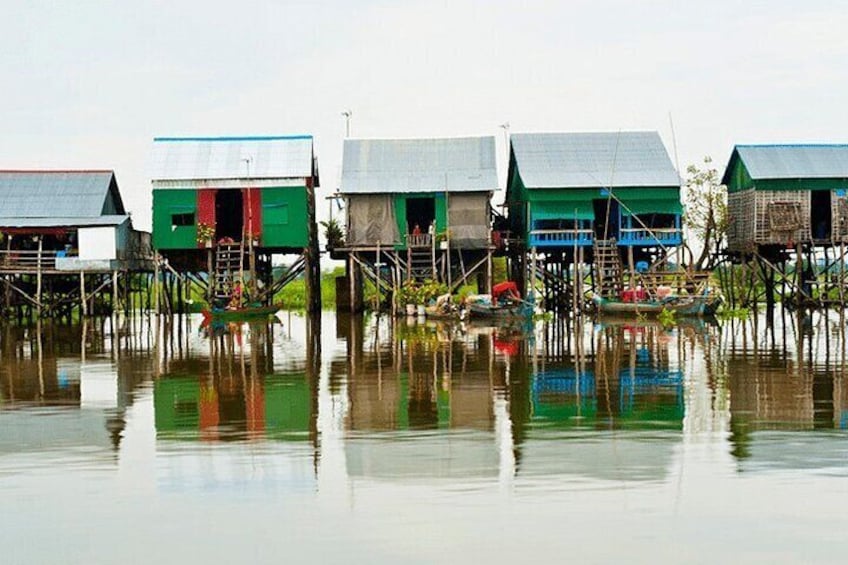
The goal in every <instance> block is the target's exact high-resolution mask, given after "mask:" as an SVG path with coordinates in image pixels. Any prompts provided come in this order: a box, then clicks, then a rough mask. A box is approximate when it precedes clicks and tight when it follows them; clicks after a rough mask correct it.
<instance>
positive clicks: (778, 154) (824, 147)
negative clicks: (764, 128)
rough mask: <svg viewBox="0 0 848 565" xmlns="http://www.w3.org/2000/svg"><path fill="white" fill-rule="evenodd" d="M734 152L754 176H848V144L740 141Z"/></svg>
mask: <svg viewBox="0 0 848 565" xmlns="http://www.w3.org/2000/svg"><path fill="white" fill-rule="evenodd" d="M734 152H735V153H738V155H739V157H740V158H741V159H742V162H743V163H745V168H746V169H747V170H748V174H749V175H751V178H752V179H801V178H846V177H848V145H840V144H821V145H819V144H810V145H803V144H798V145H737V146H736V147H735V148H734ZM731 159H732V157H731ZM728 168H729V165H728Z"/></svg>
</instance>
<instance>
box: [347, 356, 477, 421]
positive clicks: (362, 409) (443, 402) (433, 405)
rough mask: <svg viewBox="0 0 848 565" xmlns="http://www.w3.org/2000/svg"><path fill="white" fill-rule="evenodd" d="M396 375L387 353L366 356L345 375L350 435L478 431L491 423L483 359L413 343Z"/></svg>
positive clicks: (395, 367)
mask: <svg viewBox="0 0 848 565" xmlns="http://www.w3.org/2000/svg"><path fill="white" fill-rule="evenodd" d="M407 347H411V348H412V349H413V353H411V354H410V355H408V356H407V355H404V356H403V361H402V366H401V367H400V371H398V367H397V366H396V365H395V363H394V361H393V359H392V356H391V354H389V353H382V354H381V355H382V356H381V359H380V361H379V363H378V362H377V359H376V355H374V354H370V353H369V354H367V355H364V356H363V359H361V360H359V361H358V362H357V363H356V364H355V366H352V367H350V369H349V372H348V374H347V390H348V396H349V400H350V407H349V419H348V426H349V427H350V429H351V430H358V431H365V430H368V431H372V430H406V429H437V428H452V429H477V430H491V429H492V428H493V424H494V414H493V409H492V382H491V379H490V376H489V370H488V361H487V360H486V358H485V356H479V355H474V356H468V357H467V358H466V359H465V362H464V363H463V360H462V357H461V355H460V352H459V350H458V349H457V354H456V355H455V356H451V352H450V351H446V350H439V351H437V352H429V351H428V352H425V351H424V350H423V349H419V348H417V347H416V346H415V345H414V344H410V343H407Z"/></svg>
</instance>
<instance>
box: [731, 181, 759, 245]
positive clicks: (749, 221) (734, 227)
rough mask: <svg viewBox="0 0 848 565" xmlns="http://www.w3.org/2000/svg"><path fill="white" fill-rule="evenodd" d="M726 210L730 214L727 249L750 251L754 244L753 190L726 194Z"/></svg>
mask: <svg viewBox="0 0 848 565" xmlns="http://www.w3.org/2000/svg"><path fill="white" fill-rule="evenodd" d="M727 210H728V214H729V215H730V218H729V219H730V221H729V222H728V227H727V247H728V249H730V250H731V251H750V250H751V249H752V248H753V246H754V220H755V213H754V191H753V190H745V191H743V192H733V193H731V194H728V195H727Z"/></svg>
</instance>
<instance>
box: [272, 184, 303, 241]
mask: <svg viewBox="0 0 848 565" xmlns="http://www.w3.org/2000/svg"><path fill="white" fill-rule="evenodd" d="M307 212H308V207H307V202H306V187H305V186H286V187H280V188H263V189H262V245H263V247H306V246H307V245H308V243H309V225H308V223H307Z"/></svg>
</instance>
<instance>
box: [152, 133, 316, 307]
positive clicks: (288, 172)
mask: <svg viewBox="0 0 848 565" xmlns="http://www.w3.org/2000/svg"><path fill="white" fill-rule="evenodd" d="M152 167H153V171H152V175H151V176H152V186H153V245H154V247H155V248H156V250H157V251H158V252H159V253H161V254H162V255H163V256H164V257H165V258H167V259H168V261H169V264H170V266H171V267H172V268H174V269H176V270H178V271H181V272H188V273H191V272H195V273H197V272H208V273H209V274H210V275H211V276H209V278H208V281H209V285H208V290H209V294H210V296H217V297H218V298H222V299H225V298H227V297H228V296H230V295H231V294H232V292H233V276H234V275H233V273H234V272H241V273H243V272H245V271H251V276H250V277H249V278H250V280H251V281H256V280H260V281H263V282H264V283H266V286H265V287H264V288H265V292H264V294H265V297H264V298H267V299H270V298H271V297H272V296H273V291H274V290H276V289H277V288H278V287H281V286H282V285H283V284H285V282H287V281H288V280H291V279H292V278H293V277H294V276H297V275H298V274H299V273H300V272H302V271H303V270H304V269H305V270H306V271H307V286H308V287H309V288H313V287H315V288H317V284H318V282H319V281H318V277H319V258H318V245H317V233H316V226H315V203H314V189H315V188H316V187H317V186H318V167H317V160H316V158H315V155H314V152H313V143H312V136H308V135H302V136H273V137H208V138H207V137H185V138H174V137H160V138H156V139H154V143H153V164H152ZM272 254H298V255H301V257H300V258H299V259H297V260H296V261H295V264H293V265H292V266H291V268H290V269H289V270H288V271H287V272H286V273H284V275H282V276H281V277H277V279H276V280H273V279H274V276H275V275H273V272H272V268H271V255H272ZM267 285H272V286H267ZM307 292H308V293H309V294H310V295H311V296H313V297H317V298H316V300H317V302H315V301H313V300H310V306H309V308H310V309H315V306H316V304H317V305H318V306H317V307H319V308H320V293H311V291H310V290H307Z"/></svg>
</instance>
